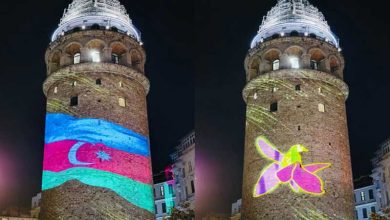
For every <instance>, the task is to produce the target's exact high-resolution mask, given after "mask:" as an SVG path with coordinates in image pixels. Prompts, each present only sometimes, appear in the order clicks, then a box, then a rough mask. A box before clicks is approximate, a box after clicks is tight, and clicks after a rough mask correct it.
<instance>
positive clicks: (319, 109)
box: [318, 103, 325, 112]
mask: <svg viewBox="0 0 390 220" xmlns="http://www.w3.org/2000/svg"><path fill="white" fill-rule="evenodd" d="M318 111H320V112H325V105H324V104H322V103H320V104H318Z"/></svg>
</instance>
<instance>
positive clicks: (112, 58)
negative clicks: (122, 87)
mask: <svg viewBox="0 0 390 220" xmlns="http://www.w3.org/2000/svg"><path fill="white" fill-rule="evenodd" d="M111 61H112V62H113V63H116V64H118V63H119V56H118V54H115V53H113V54H112V55H111Z"/></svg>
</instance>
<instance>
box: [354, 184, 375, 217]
mask: <svg viewBox="0 0 390 220" xmlns="http://www.w3.org/2000/svg"><path fill="white" fill-rule="evenodd" d="M354 197H355V216H356V219H358V220H364V219H370V216H371V213H372V212H375V213H376V212H378V211H379V203H378V202H377V199H378V198H377V196H376V194H375V185H369V186H365V187H361V188H358V189H355V190H354Z"/></svg>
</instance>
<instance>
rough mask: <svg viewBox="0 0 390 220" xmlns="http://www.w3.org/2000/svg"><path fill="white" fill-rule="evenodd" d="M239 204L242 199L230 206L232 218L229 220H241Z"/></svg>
mask: <svg viewBox="0 0 390 220" xmlns="http://www.w3.org/2000/svg"><path fill="white" fill-rule="evenodd" d="M241 204H242V199H239V200H237V201H236V202H235V203H233V204H232V216H231V217H230V220H241Z"/></svg>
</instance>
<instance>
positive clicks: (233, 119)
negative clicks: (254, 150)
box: [195, 0, 390, 217]
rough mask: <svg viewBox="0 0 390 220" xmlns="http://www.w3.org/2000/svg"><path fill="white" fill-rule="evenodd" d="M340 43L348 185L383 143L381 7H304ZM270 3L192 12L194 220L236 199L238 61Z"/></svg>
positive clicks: (386, 46) (241, 78)
mask: <svg viewBox="0 0 390 220" xmlns="http://www.w3.org/2000/svg"><path fill="white" fill-rule="evenodd" d="M309 1H310V3H312V4H313V5H314V6H316V7H318V8H319V10H320V11H322V12H323V13H324V15H325V17H326V19H327V21H328V23H329V25H330V27H331V29H332V31H333V32H334V33H335V34H336V35H337V36H338V37H339V38H340V44H341V47H342V48H343V54H344V56H345V60H346V69H345V72H344V75H345V81H346V82H347V84H348V85H349V87H350V97H349V99H348V101H347V114H348V125H349V135H350V146H351V153H352V163H353V173H354V178H358V177H359V176H361V175H367V174H370V170H371V164H370V159H371V157H372V156H373V152H374V151H375V150H376V149H377V147H378V145H379V144H380V143H382V142H383V141H385V139H387V138H389V137H390V133H389V128H388V127H389V125H390V116H389V100H390V93H389V88H390V72H389V70H388V66H389V51H390V43H389V29H388V28H387V27H388V25H389V23H390V21H389V20H390V19H389V17H388V8H387V7H386V6H385V1H378V0H373V1H369V2H368V1H365V0H326V1H323V0H322V1H320V0H309ZM276 2H277V1H276V0H261V1H259V0H244V1H230V2H227V1H224V0H213V1H209V0H199V1H196V3H197V4H196V5H195V8H196V10H195V12H196V14H195V18H196V19H195V27H196V30H199V31H197V32H196V38H195V40H196V52H195V54H196V59H195V70H196V84H195V85H196V99H195V100H196V102H195V103H196V104H195V106H196V117H195V120H196V131H197V140H196V141H197V177H198V185H197V198H196V199H197V209H198V210H197V213H196V214H197V217H198V216H199V217H201V216H203V215H204V214H205V213H206V212H210V211H214V212H224V213H230V206H231V203H233V202H234V201H236V200H237V199H239V198H241V182H242V163H243V149H244V125H245V103H244V101H243V99H242V96H241V92H242V89H243V88H244V85H245V71H244V65H243V63H244V58H245V56H246V53H247V51H248V49H249V44H250V42H251V40H252V38H253V37H254V36H255V34H256V32H257V31H258V28H259V25H260V24H261V21H262V18H263V16H264V15H266V13H267V11H268V10H270V9H271V7H272V6H274V5H275V4H276Z"/></svg>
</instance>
